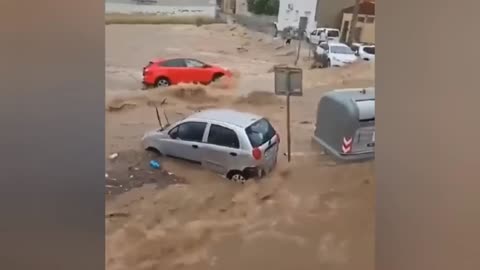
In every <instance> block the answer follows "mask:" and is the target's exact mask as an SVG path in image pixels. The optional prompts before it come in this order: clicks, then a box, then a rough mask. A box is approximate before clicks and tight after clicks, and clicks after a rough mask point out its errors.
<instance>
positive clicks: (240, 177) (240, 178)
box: [232, 174, 247, 184]
mask: <svg viewBox="0 0 480 270" xmlns="http://www.w3.org/2000/svg"><path fill="white" fill-rule="evenodd" d="M232 181H233V182H237V183H242V184H244V183H245V182H246V181H247V179H245V177H243V175H241V174H234V175H233V176H232Z"/></svg>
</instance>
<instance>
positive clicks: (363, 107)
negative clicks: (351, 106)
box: [355, 99, 375, 121]
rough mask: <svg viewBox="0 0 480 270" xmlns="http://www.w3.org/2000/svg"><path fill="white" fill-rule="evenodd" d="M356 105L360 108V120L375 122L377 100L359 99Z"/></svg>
mask: <svg viewBox="0 0 480 270" xmlns="http://www.w3.org/2000/svg"><path fill="white" fill-rule="evenodd" d="M355 104H356V105H357V108H358V120H360V121H370V120H375V99H359V100H355Z"/></svg>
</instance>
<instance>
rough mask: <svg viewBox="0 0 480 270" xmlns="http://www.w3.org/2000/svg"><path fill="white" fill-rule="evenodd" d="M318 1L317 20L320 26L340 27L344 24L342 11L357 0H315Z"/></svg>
mask: <svg viewBox="0 0 480 270" xmlns="http://www.w3.org/2000/svg"><path fill="white" fill-rule="evenodd" d="M313 1H317V5H316V6H317V8H316V10H315V12H316V13H315V20H316V21H317V26H318V27H331V28H337V29H340V27H341V24H342V11H343V10H344V9H345V7H349V6H351V5H353V4H355V0H313Z"/></svg>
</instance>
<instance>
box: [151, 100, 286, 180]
mask: <svg viewBox="0 0 480 270" xmlns="http://www.w3.org/2000/svg"><path fill="white" fill-rule="evenodd" d="M142 143H143V147H144V148H145V149H146V150H153V151H155V152H158V153H160V154H162V155H165V156H168V157H173V158H178V159H182V160H186V161H190V162H193V163H197V164H200V165H202V166H204V167H206V168H208V169H210V170H212V171H214V172H216V173H219V174H221V175H224V176H226V177H227V178H228V179H231V180H233V181H236V182H241V183H243V182H245V181H246V180H248V179H250V178H257V177H261V176H264V175H266V174H268V173H269V172H271V171H272V170H273V169H274V167H275V166H276V163H277V155H278V149H279V144H280V137H279V135H278V134H277V132H276V131H275V129H274V128H273V126H272V125H271V124H270V122H269V121H268V120H267V119H266V118H263V117H261V116H258V115H255V114H251V113H244V112H238V111H234V110H229V109H211V110H205V111H202V112H199V113H195V114H193V115H191V116H189V117H187V118H185V119H184V120H181V121H179V122H177V123H175V124H173V125H170V126H169V127H168V128H165V129H160V130H153V131H150V132H148V133H146V134H145V136H144V137H143V139H142Z"/></svg>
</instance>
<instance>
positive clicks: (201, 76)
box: [143, 58, 232, 87]
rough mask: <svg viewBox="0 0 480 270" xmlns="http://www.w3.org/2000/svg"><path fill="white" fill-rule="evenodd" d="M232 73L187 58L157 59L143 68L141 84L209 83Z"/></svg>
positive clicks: (149, 85) (159, 85) (162, 85)
mask: <svg viewBox="0 0 480 270" xmlns="http://www.w3.org/2000/svg"><path fill="white" fill-rule="evenodd" d="M223 76H228V77H231V76H232V73H231V72H230V71H229V70H228V69H225V68H221V67H218V66H213V65H208V64H205V63H203V62H201V61H199V60H195V59H189V58H175V59H157V60H153V61H150V63H149V64H148V65H147V66H146V67H144V68H143V84H144V85H145V86H147V87H152V86H153V87H165V86H169V85H175V84H178V83H201V84H209V83H211V82H212V81H215V80H217V79H219V78H221V77H223Z"/></svg>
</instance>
